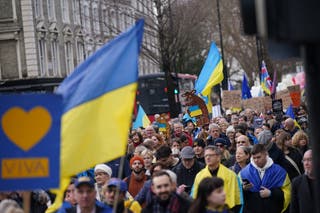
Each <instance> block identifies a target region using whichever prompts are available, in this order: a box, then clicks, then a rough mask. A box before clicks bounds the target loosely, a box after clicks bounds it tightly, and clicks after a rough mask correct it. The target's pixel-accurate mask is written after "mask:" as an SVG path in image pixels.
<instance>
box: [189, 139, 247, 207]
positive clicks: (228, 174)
mask: <svg viewBox="0 0 320 213" xmlns="http://www.w3.org/2000/svg"><path fill="white" fill-rule="evenodd" d="M221 154H222V153H221V149H220V148H218V147H217V146H211V145H209V146H207V147H206V148H205V151H204V157H205V161H206V167H205V168H204V169H202V170H201V171H200V172H199V173H198V174H197V175H196V178H195V181H194V183H193V187H192V190H191V196H192V197H193V198H196V197H197V193H198V187H199V184H200V182H201V181H202V180H203V179H204V178H206V177H219V178H221V179H222V180H223V181H224V183H225V184H224V191H225V192H227V194H226V204H227V205H228V208H230V209H231V210H232V211H233V212H239V211H240V210H241V205H243V203H242V201H241V199H240V198H241V197H242V190H241V188H240V187H241V185H240V181H239V180H238V177H237V175H236V174H235V173H234V172H233V171H232V170H230V169H228V168H227V167H225V166H224V165H223V164H221Z"/></svg>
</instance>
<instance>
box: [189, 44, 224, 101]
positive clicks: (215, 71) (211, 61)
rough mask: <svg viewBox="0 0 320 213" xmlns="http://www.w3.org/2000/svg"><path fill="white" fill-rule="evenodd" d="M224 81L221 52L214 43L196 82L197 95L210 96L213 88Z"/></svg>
mask: <svg viewBox="0 0 320 213" xmlns="http://www.w3.org/2000/svg"><path fill="white" fill-rule="evenodd" d="M222 80H223V63H222V59H221V56H220V53H219V50H218V48H217V46H216V44H215V43H213V42H212V44H211V47H210V51H209V54H208V57H207V60H206V62H205V64H204V66H203V68H202V70H201V72H200V75H199V78H198V80H197V81H196V85H195V90H196V93H197V94H199V93H201V94H202V95H203V96H208V95H209V94H210V92H211V88H212V87H213V86H215V85H217V84H219V83H220V82H221V81H222Z"/></svg>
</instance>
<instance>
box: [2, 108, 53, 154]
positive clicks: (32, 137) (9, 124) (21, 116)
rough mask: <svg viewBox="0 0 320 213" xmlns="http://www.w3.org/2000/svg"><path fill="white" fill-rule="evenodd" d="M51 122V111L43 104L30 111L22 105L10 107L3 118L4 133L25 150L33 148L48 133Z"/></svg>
mask: <svg viewBox="0 0 320 213" xmlns="http://www.w3.org/2000/svg"><path fill="white" fill-rule="evenodd" d="M51 122H52V119H51V115H50V113H49V112H48V110H46V109H45V108H44V107H41V106H37V107H34V108H33V109H31V110H30V111H29V112H26V111H24V109H22V108H20V107H13V108H10V109H9V110H8V111H6V112H5V113H4V115H3V116H2V120H1V123H2V128H3V131H4V133H5V134H6V135H7V137H8V138H9V139H10V140H11V141H12V142H13V143H14V144H15V145H17V146H18V147H19V148H21V149H23V150H24V151H28V150H29V149H31V148H32V147H33V146H34V145H36V144H37V143H38V142H39V141H40V140H41V139H42V138H43V137H44V136H45V135H46V134H47V132H48V131H49V129H50V127H51Z"/></svg>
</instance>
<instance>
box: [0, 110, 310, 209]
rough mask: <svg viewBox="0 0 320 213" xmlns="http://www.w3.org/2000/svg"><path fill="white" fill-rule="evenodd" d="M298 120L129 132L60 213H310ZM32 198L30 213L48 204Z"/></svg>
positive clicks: (306, 156)
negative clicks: (116, 154)
mask: <svg viewBox="0 0 320 213" xmlns="http://www.w3.org/2000/svg"><path fill="white" fill-rule="evenodd" d="M296 115H297V118H299V119H298V122H295V120H293V119H292V118H290V117H288V116H285V115H282V116H275V115H273V113H272V112H271V111H268V112H266V113H257V112H255V111H254V110H252V109H245V110H243V111H241V112H232V111H230V110H227V111H226V113H225V114H224V116H221V117H216V118H213V119H211V123H210V124H208V125H203V126H201V127H200V126H197V125H196V122H195V121H194V120H193V119H177V118H176V119H172V120H170V122H169V124H170V126H171V132H170V133H164V132H161V131H159V127H158V126H157V122H154V123H152V124H151V125H149V126H148V127H146V128H142V127H141V128H139V129H134V130H132V131H131V132H130V135H129V137H128V149H127V155H126V156H125V157H123V158H119V159H115V160H113V161H111V162H106V163H102V164H98V165H96V166H95V167H94V168H92V169H91V170H88V171H84V172H82V173H81V174H78V175H77V176H76V177H74V178H73V179H72V181H71V182H70V184H69V186H68V188H67V190H66V192H65V198H64V203H63V205H62V207H61V208H60V209H59V210H58V212H59V213H63V212H75V213H79V212H81V213H86V212H88V213H92V212H99V213H102V212H117V213H118V212H119V213H123V212H134V213H137V212H154V213H158V212H159V213H160V212H172V213H179V212H181V213H182V212H183V213H186V212H190V213H197V212H199V213H201V212H207V213H227V212H235V213H238V212H248V213H251V212H252V213H254V212H265V213H268V212H270V213H281V212H291V213H302V212H308V213H309V212H314V210H315V209H314V191H313V189H314V179H315V177H314V174H313V168H312V150H311V149H310V143H311V141H309V139H308V119H307V114H306V111H305V110H304V109H302V108H301V109H297V110H296ZM120 171H121V172H120ZM121 174H122V175H121ZM33 193H35V194H37V193H38V195H39V196H40V195H41V196H40V197H42V201H41V202H40V199H39V198H38V199H37V198H36V196H34V199H32V200H33V202H34V210H31V212H35V213H36V212H43V209H45V208H46V207H48V205H50V204H51V203H52V202H53V196H52V194H50V193H49V192H46V191H43V190H41V191H40V192H33ZM0 195H1V197H0V200H1V202H0V212H1V213H2V212H4V213H14V212H17V213H18V212H19V211H18V210H12V209H19V208H18V207H19V204H20V205H21V196H19V193H13V192H10V193H1V194H0ZM13 195H14V196H13ZM37 202H38V205H35V204H37ZM13 205H15V207H12V206H13ZM39 206H42V207H43V209H40V208H39ZM9 207H10V208H11V210H10V209H9ZM4 209H7V210H6V211H4ZM37 209H39V210H37Z"/></svg>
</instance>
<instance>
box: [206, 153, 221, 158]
mask: <svg viewBox="0 0 320 213" xmlns="http://www.w3.org/2000/svg"><path fill="white" fill-rule="evenodd" d="M217 155H218V154H206V155H205V156H204V157H205V158H207V157H209V158H211V157H214V156H217Z"/></svg>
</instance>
